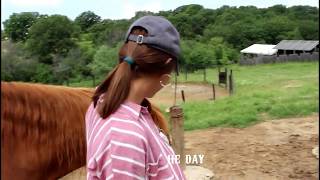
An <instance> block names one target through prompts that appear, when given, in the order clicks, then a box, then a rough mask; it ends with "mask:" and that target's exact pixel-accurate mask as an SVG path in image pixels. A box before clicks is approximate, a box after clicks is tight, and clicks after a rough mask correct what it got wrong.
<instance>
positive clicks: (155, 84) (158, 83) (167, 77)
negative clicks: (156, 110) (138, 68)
mask: <svg viewBox="0 0 320 180" xmlns="http://www.w3.org/2000/svg"><path fill="white" fill-rule="evenodd" d="M171 77H172V75H171V74H162V75H160V76H154V77H152V78H151V79H149V82H150V86H149V91H148V93H147V96H146V97H147V98H152V97H153V96H154V95H155V94H156V93H157V92H159V91H160V90H161V89H162V88H164V87H166V86H170V85H171Z"/></svg>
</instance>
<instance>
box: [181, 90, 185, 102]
mask: <svg viewBox="0 0 320 180" xmlns="http://www.w3.org/2000/svg"><path fill="white" fill-rule="evenodd" d="M181 96H182V100H183V102H186V100H185V97H184V91H183V90H181Z"/></svg>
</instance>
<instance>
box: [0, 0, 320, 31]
mask: <svg viewBox="0 0 320 180" xmlns="http://www.w3.org/2000/svg"><path fill="white" fill-rule="evenodd" d="M187 4H200V5H202V6H204V7H205V8H210V9H216V8H219V7H221V6H223V5H229V6H247V5H253V6H256V7H259V8H263V7H270V6H273V5H276V4H282V5H285V6H287V7H290V6H293V5H310V6H316V7H319V0H245V1H244V0H219V1H218V0H201V1H200V0H198V1H196V0H157V1H151V0H2V1H1V22H3V21H5V20H6V19H8V18H9V16H10V15H11V14H12V13H19V12H39V13H40V14H48V15H51V14H61V15H66V16H68V17H69V18H70V19H74V18H75V17H76V16H78V15H79V14H80V13H82V12H84V11H88V10H90V11H93V12H94V13H95V14H97V15H99V16H101V17H102V19H122V18H131V17H133V16H134V13H135V12H136V11H141V10H148V11H152V12H158V11H160V10H173V9H175V8H177V7H179V6H182V5H187ZM1 27H3V26H2V23H1Z"/></svg>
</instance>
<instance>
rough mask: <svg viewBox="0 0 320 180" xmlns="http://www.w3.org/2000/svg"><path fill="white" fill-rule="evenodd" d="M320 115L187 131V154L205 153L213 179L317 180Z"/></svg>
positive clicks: (205, 165) (206, 162)
mask: <svg viewBox="0 0 320 180" xmlns="http://www.w3.org/2000/svg"><path fill="white" fill-rule="evenodd" d="M318 131H319V116H318V114H315V115H312V116H310V117H306V118H290V119H280V120H269V121H266V122H262V123H259V124H257V125H254V126H251V127H247V128H244V129H238V128H212V129H206V130H195V131H191V132H186V133H185V142H186V144H185V148H186V154H204V155H205V157H204V163H203V164H202V166H203V167H205V168H208V169H210V170H212V171H213V172H214V174H215V178H214V179H221V180H225V179H228V180H233V179H235V180H242V179H245V180H258V179H259V180H260V179H261V180H265V179H267V180H270V179H271V180H272V179H279V180H280V179H281V180H282V179H308V180H312V179H318V178H317V177H318V175H319V174H318V167H319V164H318V159H317V158H316V156H314V155H313V154H312V149H313V148H314V147H316V146H319V144H318V141H319V133H318Z"/></svg>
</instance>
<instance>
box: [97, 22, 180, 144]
mask: <svg viewBox="0 0 320 180" xmlns="http://www.w3.org/2000/svg"><path fill="white" fill-rule="evenodd" d="M132 34H135V35H139V34H141V35H147V32H146V30H144V29H141V28H137V29H133V31H132ZM126 56H130V57H132V58H133V59H134V64H132V65H130V64H128V63H127V62H124V61H123V58H124V57H126ZM168 58H172V59H173V61H170V62H169V63H166V61H167V59H168ZM175 63H176V61H175V58H174V57H172V56H171V55H169V54H167V53H165V52H163V51H160V50H157V49H154V48H152V47H149V46H147V45H145V44H141V45H137V44H136V43H135V42H131V41H128V42H127V43H125V44H124V45H123V46H122V47H121V49H120V51H119V64H118V65H117V66H116V67H115V68H114V69H113V70H112V71H111V72H110V73H109V75H108V76H107V78H106V79H105V80H104V81H103V82H102V83H101V84H100V85H99V86H98V87H97V89H96V91H95V93H94V95H93V97H92V100H93V103H94V107H97V111H98V113H99V114H100V116H101V117H102V118H104V119H105V118H107V117H108V116H110V115H111V114H112V113H114V112H115V111H116V110H117V109H118V108H119V106H120V105H121V104H122V103H123V102H124V101H125V99H126V98H127V96H128V94H129V91H130V84H131V83H130V82H131V79H132V78H133V77H134V76H135V75H141V74H142V75H155V74H156V75H161V74H165V73H170V72H171V71H172V70H173V69H174V67H175ZM143 103H145V105H146V106H147V107H148V110H149V112H150V114H151V117H152V118H153V121H154V122H155V124H156V125H157V126H158V127H159V128H160V129H162V130H163V131H164V132H165V134H166V135H167V136H168V138H169V129H168V125H167V122H166V120H165V118H164V116H163V115H162V114H161V111H160V110H159V108H157V107H156V106H154V105H151V103H150V102H149V101H148V100H146V99H144V102H143Z"/></svg>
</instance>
